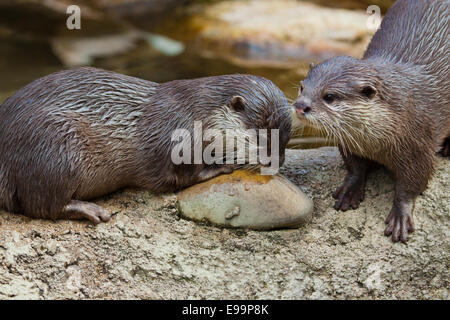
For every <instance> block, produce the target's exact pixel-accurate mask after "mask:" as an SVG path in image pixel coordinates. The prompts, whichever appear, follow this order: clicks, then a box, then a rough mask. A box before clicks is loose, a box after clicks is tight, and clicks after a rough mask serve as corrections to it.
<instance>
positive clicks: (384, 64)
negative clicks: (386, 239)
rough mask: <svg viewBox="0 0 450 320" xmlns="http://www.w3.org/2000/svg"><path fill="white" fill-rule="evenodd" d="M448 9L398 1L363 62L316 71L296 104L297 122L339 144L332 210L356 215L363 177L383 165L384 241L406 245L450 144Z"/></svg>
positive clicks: (425, 1)
mask: <svg viewBox="0 0 450 320" xmlns="http://www.w3.org/2000/svg"><path fill="white" fill-rule="evenodd" d="M449 3H450V1H448V0H446V1H436V0H399V1H397V2H396V3H395V4H394V5H393V6H392V8H391V9H390V10H389V12H388V13H387V14H386V16H385V18H384V19H383V22H382V24H381V26H380V29H379V30H378V31H377V32H376V34H375V35H374V37H373V39H372V41H371V43H370V45H369V47H368V49H367V51H366V52H365V54H364V57H363V59H362V60H358V59H355V58H350V57H336V58H332V59H330V60H327V61H325V62H323V63H321V64H319V65H317V66H315V67H314V66H313V67H312V68H311V70H310V71H309V73H308V76H307V77H306V79H305V80H304V81H303V82H302V85H301V88H300V93H299V97H298V98H297V100H296V102H295V107H296V110H297V114H298V117H299V118H300V119H301V120H303V121H304V122H305V123H306V124H308V125H311V126H313V127H316V128H318V129H319V130H322V131H323V132H324V133H326V134H327V135H328V136H330V137H331V138H333V139H334V140H335V141H336V143H337V144H338V145H339V149H340V152H341V154H342V157H343V159H344V162H345V165H346V167H347V170H348V174H347V177H346V178H345V182H344V184H343V185H342V186H341V187H340V188H339V189H338V190H337V191H336V192H335V193H334V194H333V197H334V198H335V199H337V201H336V204H335V209H337V210H343V211H346V210H348V209H349V208H353V209H356V208H358V206H359V203H360V202H361V201H362V200H363V198H364V188H365V184H366V178H367V173H368V171H369V169H370V168H371V167H373V166H374V165H375V164H382V165H384V166H385V167H386V168H387V169H389V170H390V171H392V172H393V173H394V176H395V198H394V204H393V207H392V210H391V212H390V214H389V215H388V217H387V219H386V224H387V227H386V230H385V235H386V236H389V235H392V240H393V241H394V242H397V241H399V240H400V241H402V242H406V241H407V235H408V232H412V231H413V230H414V222H413V215H412V214H413V210H414V203H415V199H416V198H417V196H418V195H419V194H420V193H421V192H422V191H424V190H425V189H426V187H427V184H428V181H429V180H430V177H431V176H432V173H433V167H434V164H435V162H436V153H437V152H438V151H439V150H440V149H441V148H442V147H444V152H447V153H448V150H449V144H450V140H449V137H450V105H449V104H450V78H449V76H450V75H449V52H450V50H449V30H448V29H449V28H448V27H449Z"/></svg>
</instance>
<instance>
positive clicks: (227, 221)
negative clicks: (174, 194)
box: [178, 171, 313, 230]
mask: <svg viewBox="0 0 450 320" xmlns="http://www.w3.org/2000/svg"><path fill="white" fill-rule="evenodd" d="M178 201H179V207H180V213H181V215H182V216H184V217H186V218H188V219H192V220H195V221H207V222H210V223H213V224H215V225H219V226H223V227H236V228H249V229H255V230H270V229H280V228H298V227H300V226H301V225H303V224H305V223H306V222H307V221H308V220H309V218H310V217H311V214H312V210H313V204H312V201H311V200H310V199H308V198H307V197H306V196H305V194H304V193H303V192H301V191H300V190H299V189H298V188H297V187H296V186H295V185H293V184H292V183H291V182H290V181H289V180H287V179H286V178H284V177H282V176H280V175H275V176H263V175H260V174H258V173H250V172H247V171H236V172H233V173H232V174H227V175H221V176H219V177H216V178H214V179H211V180H209V181H206V182H203V183H200V184H197V185H195V186H192V187H190V188H188V189H186V190H183V191H182V192H180V193H179V194H178Z"/></svg>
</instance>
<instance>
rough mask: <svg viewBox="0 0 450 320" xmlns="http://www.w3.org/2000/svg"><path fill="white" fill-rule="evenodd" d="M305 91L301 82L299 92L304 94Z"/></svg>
mask: <svg viewBox="0 0 450 320" xmlns="http://www.w3.org/2000/svg"><path fill="white" fill-rule="evenodd" d="M303 89H304V87H303V83H301V82H300V88H299V90H298V92H299V93H302V92H303Z"/></svg>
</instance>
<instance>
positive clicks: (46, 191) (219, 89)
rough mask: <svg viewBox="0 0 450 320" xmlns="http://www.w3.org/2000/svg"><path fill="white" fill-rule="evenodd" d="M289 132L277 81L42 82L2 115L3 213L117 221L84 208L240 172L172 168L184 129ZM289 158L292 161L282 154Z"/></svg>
mask: <svg viewBox="0 0 450 320" xmlns="http://www.w3.org/2000/svg"><path fill="white" fill-rule="evenodd" d="M194 121H200V122H201V123H202V125H203V129H208V128H213V129H217V130H219V131H224V130H225V129H239V128H241V129H245V128H255V129H280V132H281V136H280V140H281V141H280V151H281V152H284V148H285V146H286V143H287V140H288V139H289V133H290V118H289V106H288V103H287V100H286V98H285V97H284V95H283V93H282V92H281V91H280V90H279V89H278V88H277V87H276V86H275V85H274V84H273V83H272V82H270V81H269V80H267V79H264V78H260V77H255V76H248V75H228V76H218V77H210V78H201V79H194V80H178V81H172V82H167V83H163V84H157V83H153V82H150V81H145V80H141V79H137V78H133V77H129V76H124V75H121V74H117V73H113V72H108V71H103V70H99V69H94V68H79V69H74V70H67V71H62V72H58V73H54V74H51V75H49V76H46V77H44V78H41V79H38V80H36V81H34V82H32V83H31V84H29V85H27V86H26V87H24V88H23V89H21V90H19V91H18V92H17V93H16V94H15V95H13V96H12V97H11V98H9V99H8V100H6V101H5V102H4V103H3V104H2V105H1V106H0V142H1V143H0V208H3V209H6V210H8V211H11V212H20V213H23V214H25V215H27V216H30V217H36V218H52V219H58V218H72V219H80V218H88V219H90V220H91V221H93V222H95V223H98V222H101V221H107V220H109V217H110V216H109V213H108V212H106V210H104V209H102V208H101V207H99V206H97V205H95V204H93V203H89V202H84V201H83V200H88V199H92V198H95V197H99V196H102V195H105V194H108V193H110V192H113V191H115V190H118V189H119V188H124V187H139V188H144V189H147V190H150V191H154V192H168V191H175V190H177V189H180V188H183V187H186V186H189V185H192V184H195V183H198V182H200V181H203V180H207V179H210V178H212V177H214V176H216V175H219V174H221V173H224V172H231V171H232V170H233V169H234V167H233V166H232V165H226V164H224V165H218V164H213V165H206V164H180V165H175V164H173V163H172V161H171V152H172V149H173V147H174V145H175V144H176V143H177V142H176V141H172V139H171V137H172V133H173V132H174V130H176V129H186V130H188V131H189V132H192V130H193V126H194ZM280 156H281V157H283V156H284V155H283V154H281V155H280Z"/></svg>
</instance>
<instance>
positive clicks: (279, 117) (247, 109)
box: [203, 74, 291, 166]
mask: <svg viewBox="0 0 450 320" xmlns="http://www.w3.org/2000/svg"><path fill="white" fill-rule="evenodd" d="M210 79H211V82H210V83H209V84H208V85H207V88H208V93H207V95H208V96H210V97H214V100H213V101H214V103H215V106H214V107H212V108H210V109H209V110H210V112H211V113H212V118H213V119H214V121H213V122H212V124H213V126H214V127H215V128H217V129H220V130H221V131H225V130H226V129H233V130H236V129H237V130H238V135H241V136H245V135H247V134H248V133H251V132H254V133H256V138H257V139H256V140H257V141H256V146H255V144H253V147H256V148H258V150H261V149H260V148H261V146H267V149H266V150H264V151H267V153H268V154H267V156H268V157H272V151H274V150H275V148H276V145H278V148H276V149H277V150H276V152H277V154H278V156H277V157H278V161H277V162H279V165H280V166H281V165H282V164H283V163H284V159H285V149H286V145H287V143H288V141H289V139H290V134H291V116H290V107H289V103H288V101H287V99H286V97H285V96H284V94H283V92H282V91H281V90H280V89H279V88H278V87H277V86H276V85H275V84H274V83H273V82H271V81H270V80H268V79H265V78H262V77H257V76H252V75H241V74H236V75H225V76H219V77H211V78H210ZM203 93H206V92H203ZM203 96H204V95H203ZM253 130H254V131H253ZM273 130H276V132H274V131H273ZM261 134H262V135H263V136H264V137H267V141H264V139H265V138H264V137H262V136H261ZM249 138H251V137H249ZM275 138H276V139H277V140H276V144H274V143H275V141H274V139H275ZM272 144H273V146H274V147H272ZM263 148H264V147H263ZM274 157H275V155H274ZM268 165H270V164H268Z"/></svg>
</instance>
